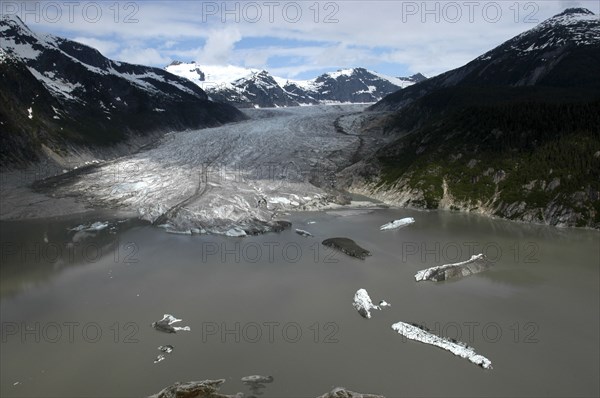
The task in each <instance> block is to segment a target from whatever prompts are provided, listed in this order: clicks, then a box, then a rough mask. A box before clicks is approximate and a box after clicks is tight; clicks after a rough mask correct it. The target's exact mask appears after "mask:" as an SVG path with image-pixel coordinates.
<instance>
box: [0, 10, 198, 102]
mask: <svg viewBox="0 0 600 398" xmlns="http://www.w3.org/2000/svg"><path fill="white" fill-rule="evenodd" d="M0 40H1V41H2V51H3V53H6V54H9V55H10V56H12V57H15V58H16V59H18V60H21V61H23V62H24V63H25V64H26V66H27V68H28V69H29V71H30V72H32V73H33V74H34V76H35V77H36V78H37V79H38V80H40V81H41V83H42V84H44V86H45V87H46V88H47V89H48V90H49V91H51V92H52V93H54V94H56V95H58V96H59V97H62V98H64V99H69V100H74V99H75V98H74V97H73V95H72V92H73V90H74V89H76V88H81V85H80V82H78V81H69V79H70V78H72V77H70V76H68V75H65V74H63V75H62V76H61V74H60V73H59V72H60V71H58V70H57V69H56V68H55V69H53V70H48V69H49V67H48V66H46V67H45V68H44V69H42V68H41V67H40V65H39V63H40V62H39V57H40V55H42V53H47V52H58V53H60V56H61V57H65V58H67V59H69V60H70V61H72V62H74V63H76V64H79V65H81V66H83V67H84V68H85V69H86V70H87V71H89V72H91V73H94V74H97V75H103V76H111V75H112V76H116V77H119V78H123V79H126V80H128V81H129V82H131V83H132V84H134V85H136V86H137V87H138V88H141V89H143V90H145V91H148V92H151V93H155V94H161V95H162V94H165V95H167V94H166V93H165V90H164V87H163V86H162V85H163V84H164V83H169V84H171V85H173V86H174V87H176V88H177V89H178V90H181V91H183V92H185V93H186V94H190V95H196V93H194V91H193V90H192V89H190V88H189V87H186V86H185V85H186V83H187V82H186V81H185V80H181V79H180V78H179V77H174V76H171V75H169V74H166V73H164V72H163V71H161V70H160V69H157V68H151V67H145V66H141V65H133V64H128V63H124V62H117V61H112V60H109V59H106V58H104V57H102V55H101V54H100V53H99V52H97V50H95V49H93V48H92V47H89V46H87V45H85V44H81V43H77V42H74V41H69V40H65V39H62V38H60V37H57V36H54V35H51V34H45V35H42V34H37V33H35V32H33V31H32V30H31V29H29V27H27V25H25V24H24V23H23V21H21V20H20V19H19V18H18V17H17V16H14V15H3V16H2V18H1V19H0ZM64 45H69V46H72V48H73V49H75V50H77V51H78V52H79V51H81V52H83V51H85V52H87V53H88V54H90V53H94V54H96V53H97V55H98V56H97V57H92V59H93V60H91V61H90V60H86V61H84V60H82V58H78V57H76V56H73V55H72V54H70V53H69V52H68V51H67V50H65V49H63V48H64V47H63V48H61V46H64ZM71 53H72V51H71ZM2 58H4V56H2ZM94 61H98V62H103V65H101V66H99V65H94V64H93V62H94ZM54 67H56V65H54ZM50 69H51V68H50Z"/></svg>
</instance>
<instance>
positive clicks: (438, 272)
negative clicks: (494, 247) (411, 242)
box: [415, 254, 494, 282]
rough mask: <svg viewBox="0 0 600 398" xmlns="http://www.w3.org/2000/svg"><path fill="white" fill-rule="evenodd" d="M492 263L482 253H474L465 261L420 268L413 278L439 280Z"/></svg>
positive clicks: (473, 272)
mask: <svg viewBox="0 0 600 398" xmlns="http://www.w3.org/2000/svg"><path fill="white" fill-rule="evenodd" d="M492 265H494V264H493V263H491V262H489V261H488V260H487V258H486V257H485V255H484V254H476V255H473V256H471V258H470V259H469V260H467V261H463V262H460V263H455V264H446V265H440V266H438V267H431V268H427V269H424V270H421V271H419V272H417V273H416V275H415V280H416V281H417V282H420V281H434V282H440V281H445V280H446V279H451V278H460V277H464V276H468V275H472V274H476V273H478V272H482V271H485V270H487V269H488V268H490V267H491V266H492Z"/></svg>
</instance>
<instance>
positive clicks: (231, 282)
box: [0, 209, 600, 397]
mask: <svg viewBox="0 0 600 398" xmlns="http://www.w3.org/2000/svg"><path fill="white" fill-rule="evenodd" d="M285 217H286V219H288V220H290V221H292V223H293V227H292V229H291V230H286V231H284V232H282V233H279V234H274V233H271V234H265V235H261V236H253V237H247V238H227V237H222V236H182V235H172V234H167V233H165V232H164V231H163V230H161V229H159V228H154V227H151V226H148V225H146V224H143V223H141V222H138V221H126V222H122V223H116V222H115V223H113V225H115V229H114V230H111V229H110V228H107V229H104V230H102V231H100V232H98V233H83V234H82V233H79V234H78V235H77V236H75V235H76V232H75V231H69V229H71V228H74V227H76V226H78V225H80V224H89V223H91V222H93V221H98V220H100V221H104V220H108V219H109V216H108V215H107V214H102V213H99V214H87V215H85V216H72V217H70V218H54V219H47V220H35V221H19V222H2V223H0V232H1V239H2V242H1V244H2V262H1V268H0V270H1V278H0V281H1V285H0V286H1V293H0V295H1V302H0V314H1V322H2V343H1V352H2V355H1V357H0V365H1V366H0V368H1V372H0V378H1V388H0V395H2V396H6V397H10V396H14V397H24V396H53V397H58V396H61V397H88V396H89V397H100V396H103V397H109V396H115V397H116V396H147V395H150V394H154V393H157V392H158V391H160V390H161V389H163V388H164V387H166V386H168V385H171V384H173V383H174V382H176V381H191V380H205V379H219V378H225V379H227V382H226V383H225V384H224V386H223V387H222V389H221V392H222V393H227V394H233V393H236V392H243V393H245V394H246V395H251V391H250V389H249V388H248V387H247V386H245V385H244V384H243V383H242V382H241V381H240V379H241V378H242V377H244V376H249V375H255V374H258V375H265V376H273V382H272V383H270V384H265V388H264V389H260V391H257V392H256V391H255V393H262V394H263V395H262V396H264V397H300V396H302V397H315V396H317V395H321V394H323V393H325V392H327V391H330V390H331V389H332V388H333V387H335V386H343V387H346V388H348V389H350V390H353V391H357V392H362V393H373V394H383V395H385V396H388V397H397V396H424V397H435V396H465V397H491V396H557V397H558V396H561V397H562V396H598V395H599V394H600V388H599V379H598V374H599V373H600V369H599V360H598V359H599V354H600V347H599V335H600V327H599V317H598V314H599V313H600V297H599V291H600V288H599V283H600V281H599V267H600V233H598V232H597V231H588V230H574V229H557V228H551V227H545V226H535V225H525V224H518V223H511V222H507V221H501V220H491V219H487V218H483V217H478V216H472V215H464V214H455V213H449V212H418V211H411V210H404V209H376V210H364V209H358V210H348V209H340V210H332V211H321V212H303V213H292V214H289V215H287V216H285ZM403 217H414V218H415V219H416V223H415V224H412V225H410V226H407V227H405V228H402V229H399V230H397V231H385V232H383V231H379V226H380V225H382V224H384V223H387V222H389V221H390V220H392V219H398V218H403ZM112 220H113V221H115V220H114V219H112ZM294 228H300V229H304V230H307V231H309V232H311V233H313V234H314V237H303V236H300V235H298V234H296V233H295V232H294ZM338 236H339V237H349V238H351V239H354V240H355V241H356V242H357V243H358V244H359V245H361V246H362V247H364V248H365V249H368V250H369V251H370V252H371V254H372V256H370V257H367V258H366V259H365V260H364V261H361V260H357V259H353V258H350V257H347V256H345V255H344V254H341V253H337V252H334V251H332V249H329V248H325V247H324V246H322V245H321V244H320V242H321V241H322V240H324V239H326V238H331V237H338ZM74 238H75V239H74ZM74 240H75V241H74ZM480 252H483V253H484V254H486V255H487V256H488V258H489V259H490V260H493V261H494V262H495V266H494V267H493V268H492V269H491V270H489V271H486V272H484V273H481V274H477V275H474V276H470V277H468V278H464V279H462V280H457V281H451V282H443V283H433V282H419V283H417V282H415V280H414V275H415V273H416V272H417V271H419V270H421V269H424V268H427V267H431V266H436V265H441V264H445V263H451V262H457V261H462V260H466V259H468V258H469V257H470V255H471V254H475V253H480ZM360 288H364V289H366V290H367V291H368V292H369V294H370V296H371V298H372V299H373V301H374V302H379V300H381V299H385V300H386V301H387V302H389V303H390V304H391V305H392V306H391V308H387V309H385V310H383V311H374V312H373V317H372V319H370V320H367V319H363V318H362V317H360V316H359V314H358V313H357V311H356V310H355V309H354V308H353V307H352V299H353V296H354V293H355V292H356V291H357V290H358V289H360ZM163 314H172V315H173V316H175V317H177V318H179V319H182V321H181V322H179V323H177V324H174V326H182V327H183V326H189V327H190V329H191V331H179V332H178V333H176V334H166V333H161V332H159V331H156V330H154V329H153V328H152V327H151V323H152V322H154V321H157V320H160V319H161V318H162V317H163ZM398 321H404V322H415V323H419V324H423V325H426V326H427V327H429V329H431V330H433V331H437V332H438V333H441V334H443V335H446V336H448V337H452V338H456V339H457V340H460V341H463V342H465V343H468V344H469V345H471V346H472V347H474V348H475V350H476V351H477V353H479V354H481V355H484V356H486V357H487V358H489V359H490V360H491V361H492V366H493V370H484V369H482V368H480V367H478V366H476V365H474V364H472V363H470V362H469V361H467V360H465V359H462V358H459V357H457V356H454V355H452V354H451V353H449V352H447V351H444V350H441V349H439V348H436V347H433V346H430V345H426V344H422V343H418V342H415V341H410V340H406V339H404V338H403V337H402V336H400V335H398V334H397V333H396V332H394V331H393V330H392V329H391V325H392V324H393V323H395V322H398ZM167 344H168V345H172V346H173V347H174V350H173V352H172V353H162V352H161V351H159V350H158V349H157V348H158V347H159V346H164V345H167ZM161 354H162V355H164V357H165V359H164V360H163V361H161V362H158V363H154V360H155V359H156V358H157V356H158V355H161Z"/></svg>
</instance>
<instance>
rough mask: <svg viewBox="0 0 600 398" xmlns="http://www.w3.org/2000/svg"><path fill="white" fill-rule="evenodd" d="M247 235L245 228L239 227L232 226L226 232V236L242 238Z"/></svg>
mask: <svg viewBox="0 0 600 398" xmlns="http://www.w3.org/2000/svg"><path fill="white" fill-rule="evenodd" d="M246 235H247V234H246V231H244V230H243V229H241V228H239V227H234V228H231V229H229V230H227V232H225V236H231V237H233V238H241V237H244V236H246Z"/></svg>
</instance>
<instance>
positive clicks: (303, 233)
mask: <svg viewBox="0 0 600 398" xmlns="http://www.w3.org/2000/svg"><path fill="white" fill-rule="evenodd" d="M296 233H297V234H298V235H302V236H313V234H311V233H310V232H308V231H305V230H303V229H296Z"/></svg>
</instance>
